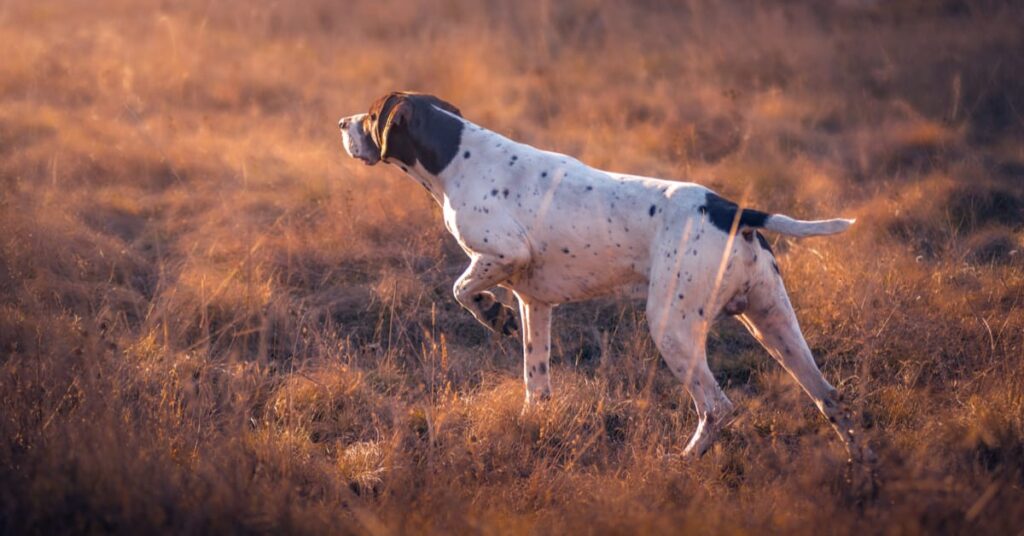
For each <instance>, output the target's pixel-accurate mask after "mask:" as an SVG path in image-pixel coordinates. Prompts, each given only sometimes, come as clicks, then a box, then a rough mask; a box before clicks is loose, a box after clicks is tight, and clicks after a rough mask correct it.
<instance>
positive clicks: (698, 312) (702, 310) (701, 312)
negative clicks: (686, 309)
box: [697, 307, 704, 316]
mask: <svg viewBox="0 0 1024 536" xmlns="http://www.w3.org/2000/svg"><path fill="white" fill-rule="evenodd" d="M697 314H699V315H700V316H704V308H703V307H701V308H700V309H697Z"/></svg>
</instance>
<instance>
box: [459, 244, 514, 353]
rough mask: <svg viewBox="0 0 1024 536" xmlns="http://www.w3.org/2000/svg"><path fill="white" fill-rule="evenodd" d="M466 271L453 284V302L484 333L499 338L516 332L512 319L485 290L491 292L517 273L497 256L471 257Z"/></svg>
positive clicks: (512, 315) (510, 312)
mask: <svg viewBox="0 0 1024 536" xmlns="http://www.w3.org/2000/svg"><path fill="white" fill-rule="evenodd" d="M472 259H473V260H472V261H471V262H470V263H469V268H467V269H466V271H465V272H463V274H462V275H461V276H460V277H459V279H458V280H456V281H455V288H454V292H455V299H456V301H458V302H459V304H460V305H462V306H463V307H465V308H466V310H468V311H469V312H471V313H473V316H474V317H476V319H477V321H479V322H480V323H481V324H483V325H484V326H485V327H486V328H487V329H490V330H491V331H493V332H495V333H500V334H503V335H514V334H515V333H516V331H518V328H519V326H518V324H517V323H516V315H515V312H514V311H513V310H512V308H511V307H509V306H507V305H505V304H503V303H501V302H500V301H498V299H497V298H496V297H495V296H494V294H493V293H491V292H488V290H487V289H490V288H494V287H496V286H498V285H499V284H500V283H502V282H504V281H505V280H507V279H508V278H509V277H511V276H512V275H514V274H515V273H516V271H517V269H518V268H517V266H516V265H515V264H512V263H508V262H505V260H503V259H501V258H500V257H499V256H491V255H474V256H473V258H472Z"/></svg>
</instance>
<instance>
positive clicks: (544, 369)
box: [537, 362, 548, 374]
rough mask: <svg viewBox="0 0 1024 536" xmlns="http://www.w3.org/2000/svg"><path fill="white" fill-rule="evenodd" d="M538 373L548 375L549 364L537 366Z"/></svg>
mask: <svg viewBox="0 0 1024 536" xmlns="http://www.w3.org/2000/svg"><path fill="white" fill-rule="evenodd" d="M537 372H540V373H541V374H547V373H548V365H547V363H544V362H540V363H538V364H537Z"/></svg>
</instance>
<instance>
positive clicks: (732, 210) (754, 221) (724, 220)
mask: <svg viewBox="0 0 1024 536" xmlns="http://www.w3.org/2000/svg"><path fill="white" fill-rule="evenodd" d="M699 210H700V213H701V214H707V215H708V219H709V220H711V224H712V225H714V226H715V227H717V228H718V229H720V230H722V231H724V232H726V233H728V232H729V231H731V230H732V224H733V222H735V221H736V211H737V210H739V205H737V204H736V203H733V202H732V201H729V200H728V199H725V198H724V197H721V196H719V195H716V194H715V193H714V192H708V193H706V194H704V204H703V205H701V206H700V208H699ZM770 215H771V214H768V213H765V212H761V211H760V210H752V209H748V208H745V209H743V211H742V212H741V213H740V222H739V226H740V227H764V222H765V220H767V219H768V216H770ZM759 236H760V235H759Z"/></svg>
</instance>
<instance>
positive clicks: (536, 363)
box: [516, 294, 552, 404]
mask: <svg viewBox="0 0 1024 536" xmlns="http://www.w3.org/2000/svg"><path fill="white" fill-rule="evenodd" d="M516 297H517V298H519V317H520V318H522V320H523V379H524V380H525V381H526V403H527V404H530V403H532V402H535V401H537V400H547V399H548V398H550V397H551V369H550V366H549V363H548V360H549V358H550V357H551V309H552V307H551V306H550V305H548V304H546V303H540V302H538V301H534V300H530V299H528V298H524V297H523V296H521V295H519V294H516Z"/></svg>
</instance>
